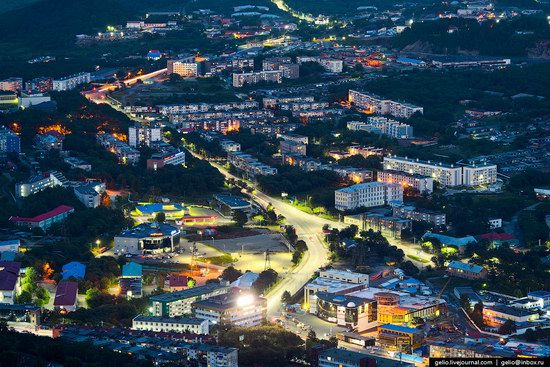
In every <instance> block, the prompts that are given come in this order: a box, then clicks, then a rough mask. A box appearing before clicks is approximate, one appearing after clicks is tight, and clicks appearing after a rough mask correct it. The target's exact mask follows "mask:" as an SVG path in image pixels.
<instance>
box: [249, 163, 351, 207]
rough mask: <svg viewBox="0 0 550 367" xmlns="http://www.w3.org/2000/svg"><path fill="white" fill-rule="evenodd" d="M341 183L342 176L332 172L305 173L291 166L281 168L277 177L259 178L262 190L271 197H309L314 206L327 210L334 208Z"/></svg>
mask: <svg viewBox="0 0 550 367" xmlns="http://www.w3.org/2000/svg"><path fill="white" fill-rule="evenodd" d="M340 181H341V178H340V176H338V174H336V173H334V172H332V171H314V172H304V171H301V170H300V169H299V168H296V167H289V166H284V167H281V168H280V169H279V173H278V174H277V175H273V176H260V177H258V185H259V187H260V189H261V190H262V191H263V192H265V193H267V194H269V195H273V196H280V195H281V193H283V192H285V193H288V194H289V195H307V196H310V197H311V199H310V201H311V203H312V204H313V205H321V206H324V207H326V208H330V207H333V206H334V190H335V189H337V188H338V184H339V182H340Z"/></svg>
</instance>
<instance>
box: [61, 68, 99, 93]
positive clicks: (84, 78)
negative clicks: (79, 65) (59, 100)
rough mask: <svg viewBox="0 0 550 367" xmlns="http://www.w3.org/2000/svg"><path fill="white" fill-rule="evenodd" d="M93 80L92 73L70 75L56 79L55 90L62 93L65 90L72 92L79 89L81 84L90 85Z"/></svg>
mask: <svg viewBox="0 0 550 367" xmlns="http://www.w3.org/2000/svg"><path fill="white" fill-rule="evenodd" d="M91 80H92V76H91V74H90V73H78V74H74V75H69V76H66V77H63V78H59V79H54V81H53V90H54V91H57V92H60V91H65V90H72V89H75V88H76V87H78V86H79V85H80V84H86V83H89V82H90V81H91Z"/></svg>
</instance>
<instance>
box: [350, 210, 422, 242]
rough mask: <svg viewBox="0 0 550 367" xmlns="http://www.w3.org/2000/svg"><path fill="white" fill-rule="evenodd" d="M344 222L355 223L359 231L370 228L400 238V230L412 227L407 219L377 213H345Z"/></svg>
mask: <svg viewBox="0 0 550 367" xmlns="http://www.w3.org/2000/svg"><path fill="white" fill-rule="evenodd" d="M344 223H345V224H349V225H351V224H353V225H356V226H357V228H359V231H368V230H369V229H372V230H373V231H375V232H382V233H384V234H387V235H390V236H391V237H393V238H401V232H402V231H404V230H406V229H409V230H410V229H412V222H411V221H410V220H409V219H403V218H398V217H387V216H385V215H384V214H379V213H362V214H355V215H346V216H345V217H344Z"/></svg>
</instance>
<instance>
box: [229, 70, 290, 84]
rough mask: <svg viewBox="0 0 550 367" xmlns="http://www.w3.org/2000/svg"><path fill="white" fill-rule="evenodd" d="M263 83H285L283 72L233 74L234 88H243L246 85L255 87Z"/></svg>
mask: <svg viewBox="0 0 550 367" xmlns="http://www.w3.org/2000/svg"><path fill="white" fill-rule="evenodd" d="M261 82H267V83H277V84H280V83H282V82H283V71H282V70H271V71H258V72H249V73H233V87H235V88H242V87H243V86H245V85H254V84H258V83H261Z"/></svg>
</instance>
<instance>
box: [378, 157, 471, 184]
mask: <svg viewBox="0 0 550 367" xmlns="http://www.w3.org/2000/svg"><path fill="white" fill-rule="evenodd" d="M383 166H384V170H385V171H398V172H406V173H409V174H417V175H421V176H427V177H432V178H433V179H434V180H435V181H437V182H439V183H440V184H441V185H443V186H460V185H462V167H460V166H456V165H454V164H446V163H441V162H435V161H421V160H419V159H412V158H407V157H398V156H392V155H388V156H387V157H384V162H383Z"/></svg>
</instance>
